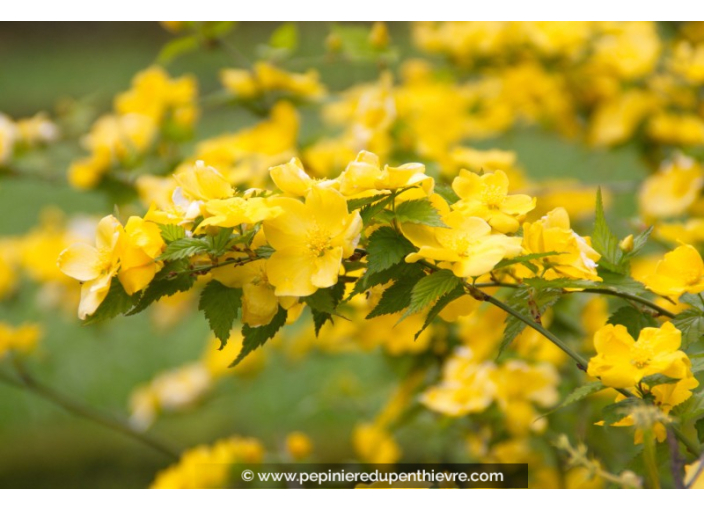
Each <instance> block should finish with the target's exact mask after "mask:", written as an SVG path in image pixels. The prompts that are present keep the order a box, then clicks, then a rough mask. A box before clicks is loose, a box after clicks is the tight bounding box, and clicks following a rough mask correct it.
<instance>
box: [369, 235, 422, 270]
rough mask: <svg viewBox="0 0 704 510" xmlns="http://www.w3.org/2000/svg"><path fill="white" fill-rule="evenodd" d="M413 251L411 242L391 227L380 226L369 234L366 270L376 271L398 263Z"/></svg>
mask: <svg viewBox="0 0 704 510" xmlns="http://www.w3.org/2000/svg"><path fill="white" fill-rule="evenodd" d="M413 251H415V248H414V247H413V244H411V242H410V241H409V240H408V239H406V238H405V237H403V236H402V235H401V234H399V233H398V232H396V231H395V230H394V229H393V228H391V227H381V228H379V229H377V230H375V231H374V232H373V233H372V235H371V236H369V245H368V247H367V253H368V255H367V272H369V273H378V272H379V271H383V270H384V269H388V268H390V267H391V266H393V265H394V264H398V263H399V262H401V261H403V259H404V258H405V257H406V255H408V254H409V253H411V252H413Z"/></svg>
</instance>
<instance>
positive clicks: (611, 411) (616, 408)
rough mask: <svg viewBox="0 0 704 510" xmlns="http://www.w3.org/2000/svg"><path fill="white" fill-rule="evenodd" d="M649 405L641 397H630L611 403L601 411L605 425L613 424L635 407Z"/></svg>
mask: <svg viewBox="0 0 704 510" xmlns="http://www.w3.org/2000/svg"><path fill="white" fill-rule="evenodd" d="M643 405H647V404H645V403H644V402H643V401H642V400H641V399H639V398H634V397H629V398H626V399H624V400H621V401H620V402H616V403H615V404H609V405H608V406H606V407H604V409H602V411H601V416H602V419H603V420H604V425H613V424H614V423H617V422H619V421H621V420H622V419H623V418H625V417H626V416H628V415H629V414H631V412H632V411H633V408H634V407H638V406H643Z"/></svg>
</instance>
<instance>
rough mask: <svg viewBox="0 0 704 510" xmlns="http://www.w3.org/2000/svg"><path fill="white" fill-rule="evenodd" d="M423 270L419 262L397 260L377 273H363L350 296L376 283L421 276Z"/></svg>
mask: <svg viewBox="0 0 704 510" xmlns="http://www.w3.org/2000/svg"><path fill="white" fill-rule="evenodd" d="M424 275H425V272H424V271H423V269H422V268H421V267H420V265H419V264H408V263H406V262H399V263H398V264H395V265H393V266H391V267H390V268H388V269H384V270H383V271H379V272H378V273H365V274H364V275H363V276H362V277H361V278H360V279H359V280H357V283H356V284H355V286H354V289H353V290H352V293H351V295H350V298H352V297H354V296H356V295H357V294H361V293H363V292H365V291H367V290H369V289H370V288H372V287H374V286H376V285H384V284H385V283H388V282H390V281H392V280H402V279H405V278H416V279H419V278H422V277H423V276H424Z"/></svg>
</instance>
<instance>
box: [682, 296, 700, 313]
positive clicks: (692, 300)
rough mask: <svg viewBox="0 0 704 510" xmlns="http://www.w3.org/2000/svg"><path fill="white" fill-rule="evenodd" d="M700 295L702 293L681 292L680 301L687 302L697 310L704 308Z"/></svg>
mask: <svg viewBox="0 0 704 510" xmlns="http://www.w3.org/2000/svg"><path fill="white" fill-rule="evenodd" d="M702 296H704V294H689V293H687V294H682V295H681V296H680V302H681V303H687V304H688V305H689V306H692V307H694V308H696V309H698V310H704V302H702Z"/></svg>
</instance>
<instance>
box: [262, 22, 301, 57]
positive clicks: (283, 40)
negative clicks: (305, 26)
mask: <svg viewBox="0 0 704 510" xmlns="http://www.w3.org/2000/svg"><path fill="white" fill-rule="evenodd" d="M269 46H271V47H272V48H276V49H280V50H288V51H289V52H294V51H296V48H298V25H296V23H295V22H293V21H289V22H287V23H284V24H283V25H279V26H278V27H277V28H276V30H274V32H273V33H272V34H271V38H269Z"/></svg>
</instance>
